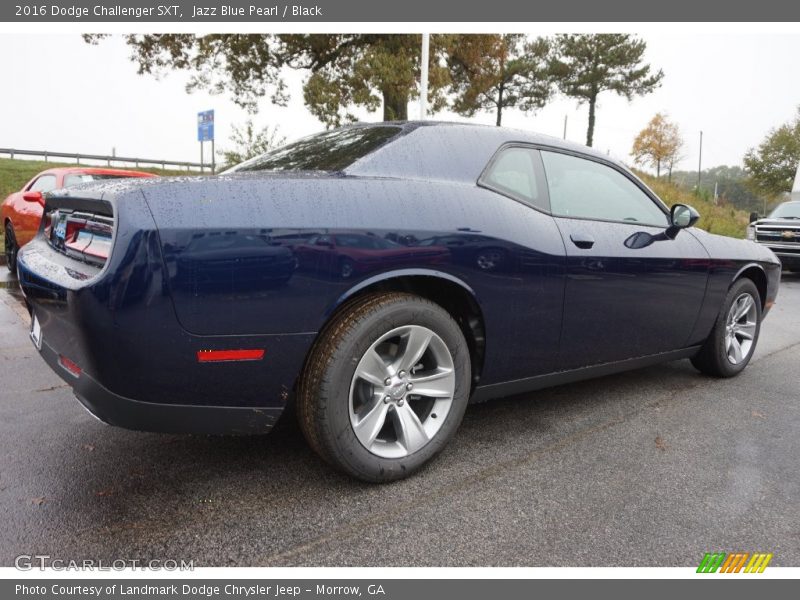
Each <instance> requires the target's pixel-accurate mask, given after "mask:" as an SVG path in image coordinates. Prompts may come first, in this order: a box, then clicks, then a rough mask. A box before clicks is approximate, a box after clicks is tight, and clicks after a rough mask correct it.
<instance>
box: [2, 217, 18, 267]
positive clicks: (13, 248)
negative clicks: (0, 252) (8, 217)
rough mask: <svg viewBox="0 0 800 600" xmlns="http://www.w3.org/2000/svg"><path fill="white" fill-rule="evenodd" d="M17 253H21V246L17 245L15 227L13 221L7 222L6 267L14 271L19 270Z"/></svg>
mask: <svg viewBox="0 0 800 600" xmlns="http://www.w3.org/2000/svg"><path fill="white" fill-rule="evenodd" d="M17 254H19V246H17V238H16V237H15V236H14V228H13V227H12V226H11V223H6V227H5V255H6V267H8V270H9V271H11V272H12V273H16V272H17Z"/></svg>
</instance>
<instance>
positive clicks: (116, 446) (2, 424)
mask: <svg viewBox="0 0 800 600" xmlns="http://www.w3.org/2000/svg"><path fill="white" fill-rule="evenodd" d="M24 316H25V313H24V311H23V310H21V309H20V306H19V303H18V302H17V301H16V300H15V299H14V298H13V297H12V296H10V295H9V294H8V293H7V291H4V290H2V289H0V381H2V385H1V386H0V444H2V454H1V456H2V458H1V459H0V507H1V508H2V514H3V515H4V519H3V526H2V527H0V564H1V565H3V566H11V565H13V562H14V557H15V556H17V555H20V554H49V555H51V556H53V557H58V558H62V559H65V560H70V559H74V560H77V559H84V558H92V559H96V560H97V559H101V560H104V561H111V560H114V559H140V560H146V559H152V558H154V559H184V560H192V559H193V560H194V562H195V565H196V566H205V565H209V566H213V565H219V566H226V565H323V566H339V565H344V566H458V565H487V566H501V565H502V566H515V565H530V566H562V565H563V566H579V565H589V566H614V565H632V566H696V565H697V564H698V563H699V561H700V559H701V558H702V556H703V554H704V553H705V552H706V551H712V550H722V551H763V552H773V553H774V555H775V557H774V559H773V562H772V564H773V565H781V566H799V565H800V502H798V498H799V497H800V470H799V469H798V464H800V380H799V379H798V371H799V370H800V277H798V276H796V275H795V276H785V277H784V281H783V286H782V289H781V293H780V296H779V298H778V304H777V306H776V307H775V308H774V309H773V311H772V313H771V314H770V315H769V317H768V319H767V320H766V321H765V324H764V327H763V329H762V334H761V341H760V343H759V348H758V351H757V355H756V356H755V358H754V360H753V362H752V364H751V365H750V366H749V367H748V369H747V370H746V371H745V372H744V373H743V374H742V375H741V376H740V377H738V378H736V379H733V380H724V381H723V380H714V379H710V378H707V377H704V376H701V375H700V374H698V373H697V372H696V371H695V370H694V369H693V368H692V367H691V365H690V364H689V362H688V361H679V362H675V363H670V364H668V365H665V366H660V367H653V368H648V369H643V370H640V371H635V372H631V373H626V374H622V375H615V376H610V377H604V378H602V379H598V380H593V381H588V382H583V383H578V384H573V385H567V386H561V387H558V388H553V389H550V390H544V391H541V392H537V393H535V394H529V395H526V396H519V397H514V398H508V399H504V400H498V401H494V402H489V403H485V404H480V405H475V406H472V407H470V409H469V410H468V411H467V415H466V417H465V419H464V423H463V425H462V427H461V429H460V431H459V433H458V435H457V437H456V439H455V440H454V443H453V444H452V445H451V447H450V448H449V449H448V450H447V451H446V452H445V453H444V454H443V455H442V456H441V457H440V458H439V459H437V460H436V461H434V462H433V463H432V464H430V465H429V466H428V467H427V468H426V469H425V470H424V471H423V472H421V473H420V474H419V475H418V476H416V477H413V478H411V479H409V480H406V481H403V482H399V483H395V484H391V485H383V486H375V485H367V484H362V483H358V482H354V481H352V480H350V479H347V478H346V477H343V476H340V475H338V474H337V473H335V472H332V471H331V470H330V469H329V468H328V467H326V466H325V465H324V464H323V463H322V462H321V461H319V460H318V459H317V458H316V457H315V456H314V455H313V454H312V452H311V451H310V450H309V449H308V448H307V446H306V445H305V443H304V442H303V439H302V436H301V435H300V433H299V430H298V429H297V427H296V425H295V424H294V423H293V422H292V421H290V420H284V421H282V422H281V423H280V424H279V426H278V427H277V429H276V430H275V431H274V432H273V433H272V434H270V435H268V436H262V437H239V438H235V437H228V438H221V437H211V436H177V435H157V434H145V433H136V432H130V431H125V430H121V429H115V428H111V427H107V426H104V425H102V424H101V423H99V422H97V421H96V420H94V419H93V418H92V417H90V416H89V415H88V414H87V413H86V412H84V411H83V409H82V408H81V407H80V406H79V405H78V403H77V402H76V401H75V400H74V399H73V398H72V395H71V393H70V390H69V388H68V387H66V386H65V385H64V384H63V382H62V381H61V380H60V379H59V378H58V377H56V376H55V375H54V374H53V373H51V372H50V370H49V369H48V368H47V367H46V366H45V364H44V362H43V361H42V360H41V359H40V358H39V357H38V356H37V355H36V353H35V351H34V349H33V346H32V344H31V343H30V341H29V340H28V333H27V327H26V325H25V324H24V323H23V318H24Z"/></svg>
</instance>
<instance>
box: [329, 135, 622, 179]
mask: <svg viewBox="0 0 800 600" xmlns="http://www.w3.org/2000/svg"><path fill="white" fill-rule="evenodd" d="M369 127H397V128H398V129H400V135H398V136H395V137H394V138H392V139H390V140H389V141H388V142H387V143H385V144H384V145H382V146H379V147H378V148H376V149H375V150H374V151H372V152H371V153H369V154H367V155H366V156H364V157H362V158H360V159H359V160H357V161H355V162H354V163H353V164H352V165H350V166H349V167H347V168H346V169H345V170H344V172H345V174H350V175H361V176H375V177H397V178H411V179H430V180H450V181H471V182H474V181H476V180H477V179H478V177H479V176H480V174H481V173H482V172H483V169H484V168H485V167H486V165H487V164H488V163H489V161H490V160H491V158H492V156H494V154H495V153H496V152H497V150H498V149H499V148H500V147H501V146H504V145H508V144H512V145H513V144H515V143H518V144H533V145H536V146H541V147H545V148H553V149H557V150H565V151H568V152H574V153H578V154H582V155H584V156H590V157H593V158H597V159H600V160H603V161H606V162H609V163H613V164H616V165H617V166H619V167H622V168H624V169H626V170H627V167H625V165H623V164H622V163H620V162H619V161H616V160H613V159H611V158H609V157H608V156H606V155H605V154H602V153H600V152H598V151H597V150H594V149H593V148H590V147H588V146H583V145H581V144H575V143H573V142H568V141H565V140H561V139H558V138H555V137H551V136H548V135H543V134H540V133H534V132H531V131H523V130H520V129H510V128H507V127H496V126H492V125H476V124H473V123H456V122H449V121H385V122H380V123H368V124H367V123H355V124H353V125H348V126H345V128H369Z"/></svg>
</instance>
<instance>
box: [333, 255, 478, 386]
mask: <svg viewBox="0 0 800 600" xmlns="http://www.w3.org/2000/svg"><path fill="white" fill-rule="evenodd" d="M376 292H408V293H411V294H415V295H417V296H420V297H422V298H425V299H427V300H430V301H431V302H434V303H436V304H438V305H439V306H441V307H442V308H444V309H445V310H446V311H447V312H448V313H450V315H451V316H452V317H453V319H454V320H455V321H456V323H458V325H459V327H460V328H461V331H462V333H463V334H464V338H465V339H466V340H467V345H468V346H469V351H470V361H471V364H472V385H473V387H474V386H475V385H477V383H478V381H479V380H480V375H481V371H482V370H483V361H484V356H485V353H486V325H485V320H484V315H483V310H482V309H481V307H480V303H479V302H478V298H477V295H476V293H475V291H474V290H473V289H472V288H471V287H470V286H469V285H468V284H467V283H466V282H464V281H462V280H461V279H459V278H458V277H455V276H453V275H450V274H449V273H445V272H442V271H435V270H430V269H400V270H397V271H390V272H386V273H381V274H378V275H375V276H373V277H370V278H368V279H365V280H364V281H361V282H359V283H358V284H357V285H354V286H353V287H352V288H350V289H349V290H347V291H346V292H345V293H344V294H342V295H341V296H339V297H338V298H337V299H336V301H335V302H333V303H332V304H331V305H330V306H329V307H328V309H327V310H326V311H325V315H324V324H323V326H322V327H321V328H320V331H322V330H323V329H324V327H325V325H327V323H329V322H330V321H331V319H332V318H334V317H335V316H336V315H337V314H339V312H341V311H342V310H345V309H346V307H347V305H348V304H349V302H350V301H351V300H354V299H356V298H358V297H360V296H363V295H365V294H371V293H376Z"/></svg>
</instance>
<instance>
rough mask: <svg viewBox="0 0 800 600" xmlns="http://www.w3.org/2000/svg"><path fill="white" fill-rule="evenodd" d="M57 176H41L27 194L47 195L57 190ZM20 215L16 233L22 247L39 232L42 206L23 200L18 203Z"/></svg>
mask: <svg viewBox="0 0 800 600" xmlns="http://www.w3.org/2000/svg"><path fill="white" fill-rule="evenodd" d="M56 183H57V182H56V176H55V175H52V174H49V173H48V174H45V175H40V176H39V177H37V178H36V180H35V181H34V182H33V183H32V184H31V185H29V186H28V188H27V189H26V190H25V191H26V192H41V193H43V194H46V193H47V192H49V191H52V190H54V189H56ZM18 207H19V208H18V213H19V214H18V215H17V219H16V223H15V224H14V233H15V234H16V236H17V243H18V244H19V245H20V246H23V245H24V244H27V243H28V242H29V241H31V240H32V239H33V237H34V236H35V235H36V232H37V231H39V222H40V221H41V219H42V212H43V210H42V205H41V204H39V203H38V202H29V201H27V200H24V199H21V201H20V202H18Z"/></svg>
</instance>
